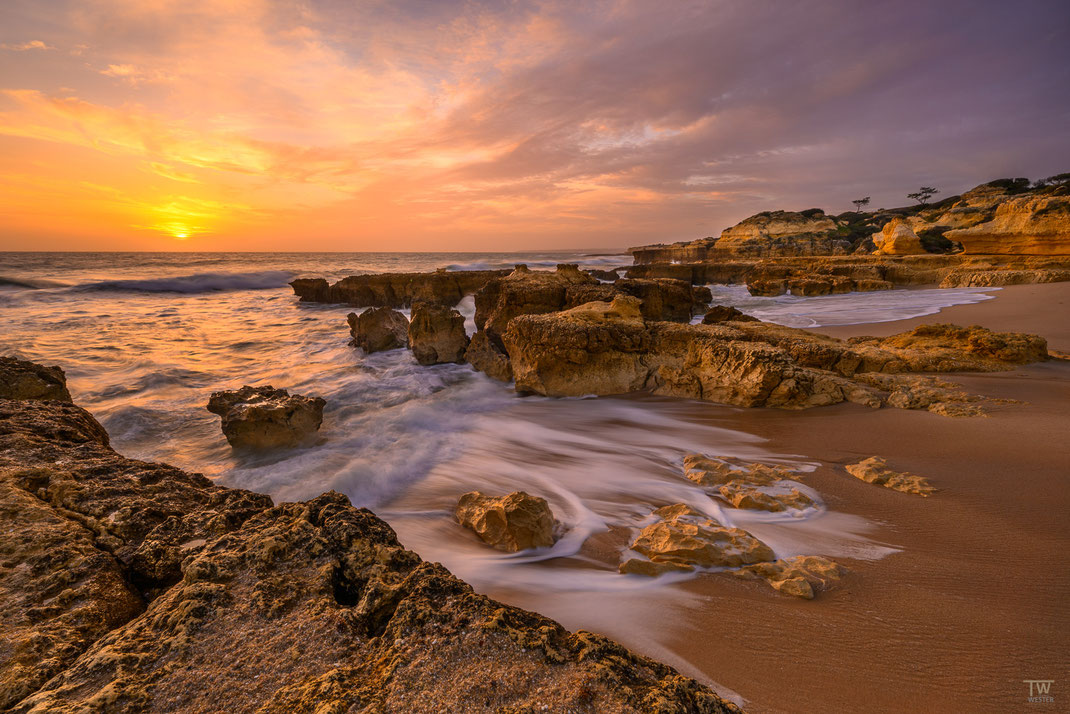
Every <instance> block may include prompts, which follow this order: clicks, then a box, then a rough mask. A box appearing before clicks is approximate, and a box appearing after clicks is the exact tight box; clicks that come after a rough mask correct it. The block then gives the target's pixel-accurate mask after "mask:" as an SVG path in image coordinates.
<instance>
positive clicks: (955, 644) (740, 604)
mask: <svg viewBox="0 0 1070 714" xmlns="http://www.w3.org/2000/svg"><path fill="white" fill-rule="evenodd" d="M996 295H997V297H996V298H995V299H994V300H989V301H986V302H983V303H979V304H975V305H966V306H957V307H953V308H950V309H946V310H944V311H942V312H941V313H939V314H938V315H934V316H929V317H925V318H917V319H912V320H900V321H896V322H886V323H879V324H868V325H852V326H849V327H837V328H826V329H821V330H819V331H821V332H825V333H827V334H833V335H836V336H840V337H847V336H851V335H862V334H875V335H886V334H893V333H896V332H901V331H903V330H906V329H910V328H911V327H913V326H915V325H917V324H924V323H926V322H929V323H931V322H955V323H958V324H980V325H984V326H986V327H989V328H992V329H997V330H1017V331H1028V332H1035V333H1037V334H1040V335H1043V336H1045V337H1047V338H1048V340H1049V344H1050V345H1051V348H1052V349H1056V350H1066V349H1068V348H1070V320H1068V319H1067V312H1066V304H1067V303H1068V301H1070V284H1067V283H1060V284H1053V285H1029V286H1015V287H1011V288H1006V289H1004V290H1001V291H1000V292H999V293H997V294H996ZM950 379H951V380H952V381H955V382H957V383H959V384H962V385H963V386H964V387H966V388H967V389H969V390H971V391H974V392H976V393H979V394H983V395H986V396H990V397H997V398H1004V399H1014V400H1021V401H1022V402H1023V403H1020V404H1006V405H1001V406H999V407H998V408H996V409H995V410H994V411H993V412H992V413H991V414H990V415H989V416H988V417H985V418H963V419H952V418H946V417H941V416H937V415H935V414H930V413H928V412H924V411H922V412H917V411H903V410H898V409H887V408H885V409H880V410H877V411H871V410H867V409H865V408H862V407H858V406H855V405H846V404H845V405H839V406H835V407H830V408H826V409H816V410H811V411H808V412H803V413H792V412H782V411H777V410H749V411H745V412H744V411H741V412H740V413H738V414H736V415H734V417H733V418H734V419H735V420H736V422H735V424H736V426H737V427H738V426H740V425H742V428H743V429H745V430H747V431H750V432H752V433H755V434H758V435H761V436H763V437H765V438H767V439H768V440H769V441H768V443H767V444H765V445H766V446H767V447H769V448H770V449H771V450H773V451H776V452H780V453H787V454H791V453H794V454H800V455H803V456H805V457H807V458H809V459H813V460H815V461H819V462H821V464H822V466H821V467H820V468H819V469H818V470H817V471H816V472H815V473H814V474H813V475H812V476H808V477H807V479H806V481H807V483H808V484H809V485H811V486H813V487H815V488H816V489H817V490H818V491H819V492H820V493H821V494H822V495H823V497H824V498H825V499H826V502H827V504H828V505H829V508H830V509H833V510H836V511H840V512H847V513H852V514H857V515H859V516H862V517H863V518H865V519H867V520H869V521H872V522H875V523H877V524H879V528H878V530H877V531H876V532H875V533H872V534H870V536H871V537H872V538H873V539H874V540H877V541H880V542H883V543H886V544H889V545H891V546H894V547H896V548H899V549H901V550H900V552H898V553H895V554H892V555H889V556H886V557H884V558H882V559H879V560H872V561H864V560H856V561H848V560H843V562H844V564H845V565H847V567H848V568H849V569H850V571H851V573H850V575H848V576H847V578H846V579H845V581H844V582H843V584H842V585H841V586H840V587H839V588H838V589H834V590H832V591H830V592H827V593H824V594H823V595H821V596H820V597H819V598H818V599H816V600H814V601H812V602H800V601H796V600H794V599H791V598H783V597H773V596H771V595H770V594H769V592H768V590H767V589H765V588H763V587H761V586H759V585H758V584H754V585H751V584H746V583H738V582H734V581H732V580H730V579H728V578H717V577H707V578H700V579H698V580H695V581H693V582H691V583H689V584H688V585H687V587H688V589H690V590H691V591H693V592H695V593H698V594H700V595H701V596H702V597H703V598H705V599H706V604H705V606H704V607H703V608H702V612H703V613H704V616H702V617H698V618H696V619H694V620H691V621H687V622H677V623H676V626H677V628H678V629H677V632H676V641H677V642H678V647H677V649H676V651H677V652H679V653H681V654H682V653H685V652H686V653H687V656H688V658H689V659H690V660H691V661H692V662H694V663H696V664H698V665H699V666H700V667H701V668H702V669H703V671H704V672H706V673H707V674H708V676H711V677H715V678H716V679H717V681H718V682H719V683H721V684H723V685H725V686H727V687H729V688H731V689H734V690H735V691H737V692H740V693H743V694H744V696H746V697H747V699H748V710H749V711H755V712H776V711H806V710H816V709H832V710H837V711H889V712H890V711H963V712H964V711H993V710H997V709H1005V710H1019V711H1020V710H1022V709H1024V708H1025V707H1027V706H1029V705H1028V704H1027V702H1026V698H1027V696H1028V694H1029V692H1028V684H1025V683H1023V681H1022V680H1027V679H1055V680H1056V686H1058V684H1059V682H1060V680H1064V679H1065V676H1066V669H1067V667H1066V665H1067V657H1066V655H1067V649H1066V632H1067V626H1068V625H1070V610H1068V605H1067V603H1068V602H1070V528H1068V527H1067V523H1066V513H1067V512H1068V511H1070V497H1068V494H1067V489H1066V479H1067V477H1068V475H1070V445H1068V444H1067V441H1066V439H1067V434H1070V410H1068V409H1067V405H1068V404H1070V362H1066V361H1062V360H1053V361H1050V362H1047V363H1044V364H1039V365H1035V366H1030V367H1026V368H1021V369H1017V370H1014V371H1011V372H1004V373H989V374H981V375H966V376H963V375H955V376H951V377H950ZM873 455H880V456H883V457H885V458H886V459H887V460H888V462H889V465H891V466H893V467H894V468H896V469H897V470H903V471H912V472H914V473H917V474H921V475H923V476H925V477H927V478H929V479H930V481H931V482H932V483H933V484H934V485H935V486H936V487H937V488H939V492H938V493H936V494H935V495H934V496H932V497H930V498H920V497H917V496H911V495H907V494H902V493H898V492H895V491H891V490H888V489H883V488H879V487H876V486H872V485H870V484H866V483H864V482H861V481H858V480H856V479H854V478H852V477H851V476H849V475H848V474H847V473H846V472H845V471H844V470H843V469H842V465H843V464H847V463H854V462H857V461H858V460H860V459H862V458H866V457H869V456H873ZM1058 701H1059V698H1058V696H1057V697H1056V702H1058ZM1038 706H1040V705H1038ZM1048 706H1052V705H1048ZM1053 710H1054V709H1053Z"/></svg>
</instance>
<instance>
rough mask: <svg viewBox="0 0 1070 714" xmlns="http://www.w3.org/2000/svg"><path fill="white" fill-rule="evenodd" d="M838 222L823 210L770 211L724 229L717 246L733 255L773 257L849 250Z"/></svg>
mask: <svg viewBox="0 0 1070 714" xmlns="http://www.w3.org/2000/svg"><path fill="white" fill-rule="evenodd" d="M848 245H849V244H848V243H847V242H846V241H844V240H842V239H841V238H840V236H839V234H838V232H837V226H836V222H835V221H833V220H832V219H831V218H829V217H827V216H826V215H825V214H824V213H822V212H820V211H814V212H811V211H807V212H806V213H794V212H792V211H766V212H764V213H759V214H757V215H754V216H751V217H750V218H747V219H745V220H743V221H740V222H739V223H737V224H736V225H734V226H732V227H731V228H726V229H725V230H724V231H722V232H721V237H720V238H719V239H718V240H717V243H716V244H715V246H714V248H715V250H716V251H717V252H718V253H727V254H730V255H733V256H745V257H770V256H798V255H831V254H834V253H837V252H838V253H845V252H846V248H847V246H848Z"/></svg>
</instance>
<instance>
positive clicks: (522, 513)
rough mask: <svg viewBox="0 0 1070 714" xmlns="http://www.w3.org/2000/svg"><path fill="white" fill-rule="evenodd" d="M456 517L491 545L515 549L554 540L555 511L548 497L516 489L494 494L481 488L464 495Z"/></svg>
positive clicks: (548, 542) (513, 550)
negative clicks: (483, 492)
mask: <svg viewBox="0 0 1070 714" xmlns="http://www.w3.org/2000/svg"><path fill="white" fill-rule="evenodd" d="M453 516H454V518H456V519H457V522H458V523H460V524H461V525H462V526H464V527H465V528H468V529H471V530H472V531H473V532H474V533H475V534H476V535H477V536H479V538H480V540H482V541H483V542H484V543H486V544H487V545H489V546H491V547H493V548H495V549H497V550H502V551H505V552H506V553H515V552H517V551H518V550H528V549H529V548H549V547H550V546H552V545H553V544H554V514H553V513H552V512H551V511H550V504H548V503H547V502H546V499H545V498H539V497H538V496H531V495H528V494H527V493H525V492H523V491H514V492H513V493H510V494H509V495H508V496H501V497H498V498H494V497H491V496H485V495H484V494H482V493H480V492H479V491H472V492H470V493H466V494H464V495H463V496H461V498H460V500H459V501H457V508H456V509H454V512H453Z"/></svg>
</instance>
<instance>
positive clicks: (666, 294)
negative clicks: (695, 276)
mask: <svg viewBox="0 0 1070 714" xmlns="http://www.w3.org/2000/svg"><path fill="white" fill-rule="evenodd" d="M613 287H614V288H616V289H617V290H618V291H620V292H622V293H624V294H626V295H631V296H632V297H636V298H639V301H640V303H641V305H642V307H641V312H642V314H643V317H644V318H645V319H647V320H668V321H670V322H688V321H690V320H691V311H692V308H693V306H694V304H695V294H694V292H693V291H692V289H691V284H690V283H687V282H684V281H683V280H671V279H666V278H659V279H655V280H646V279H638V278H622V279H620V280H618V281H617V282H615V283H614V284H613Z"/></svg>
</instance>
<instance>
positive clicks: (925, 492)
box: [844, 456, 936, 496]
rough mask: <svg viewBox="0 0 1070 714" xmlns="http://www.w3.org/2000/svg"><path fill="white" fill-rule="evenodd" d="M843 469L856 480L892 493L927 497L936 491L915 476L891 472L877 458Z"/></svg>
mask: <svg viewBox="0 0 1070 714" xmlns="http://www.w3.org/2000/svg"><path fill="white" fill-rule="evenodd" d="M844 468H845V469H847V473H849V474H851V475H852V476H854V477H855V478H857V479H861V480H862V481H865V482H866V483H872V484H874V485H877V486H884V487H885V488H890V489H892V490H894V491H902V492H903V493H913V494H917V495H919V496H929V495H932V494H933V493H934V492H935V491H936V489H935V488H933V487H932V486H930V485H929V482H928V481H926V480H925V479H924V478H923V477H921V476H918V475H917V474H912V473H906V472H899V471H892V470H891V469H890V468H888V465H887V464H886V463H885V461H884V459H882V458H881V457H879V456H871V457H870V458H868V459H863V460H862V461H859V462H858V463H857V464H850V465H848V466H845V467H844Z"/></svg>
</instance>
